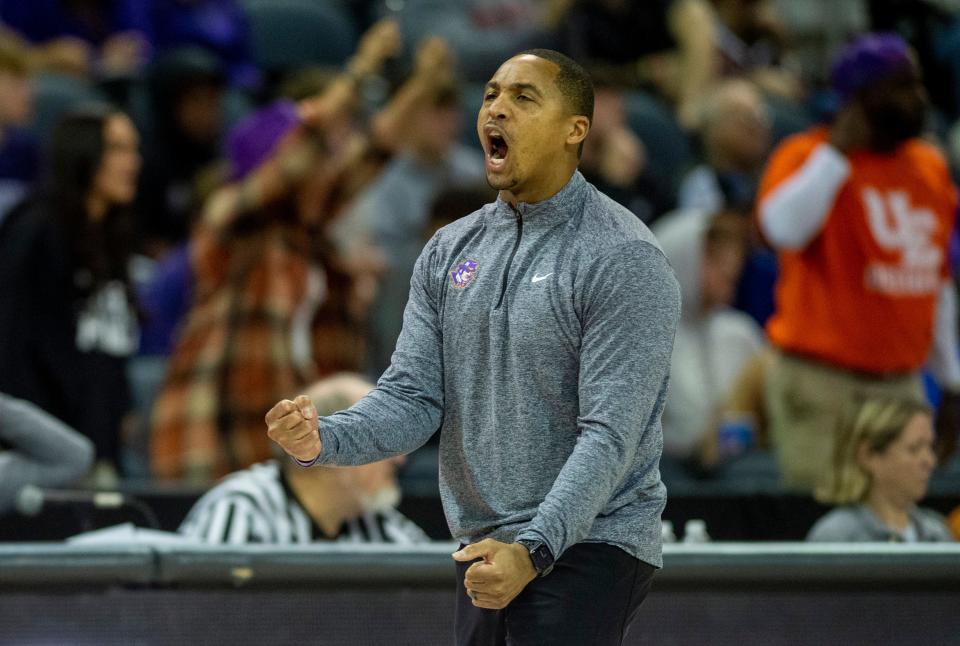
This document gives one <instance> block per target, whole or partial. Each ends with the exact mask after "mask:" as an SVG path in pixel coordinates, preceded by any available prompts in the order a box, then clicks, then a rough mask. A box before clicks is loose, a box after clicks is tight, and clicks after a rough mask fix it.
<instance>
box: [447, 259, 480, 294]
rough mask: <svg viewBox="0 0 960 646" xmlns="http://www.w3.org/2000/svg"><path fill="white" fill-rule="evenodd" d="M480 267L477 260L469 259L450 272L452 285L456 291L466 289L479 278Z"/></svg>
mask: <svg viewBox="0 0 960 646" xmlns="http://www.w3.org/2000/svg"><path fill="white" fill-rule="evenodd" d="M479 268H480V265H479V264H478V263H477V261H476V260H471V259H469V258H467V259H466V260H464V261H463V262H461V263H460V264H459V265H457V266H456V268H455V269H454V270H453V271H451V272H450V284H451V285H452V286H453V288H454V289H466V288H467V287H469V286H470V283H472V282H473V279H474V278H476V277H477V269H479Z"/></svg>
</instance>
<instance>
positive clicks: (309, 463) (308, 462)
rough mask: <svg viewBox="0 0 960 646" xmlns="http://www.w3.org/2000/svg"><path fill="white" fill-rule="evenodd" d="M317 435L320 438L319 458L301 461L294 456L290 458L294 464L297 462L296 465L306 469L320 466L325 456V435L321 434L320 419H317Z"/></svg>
mask: <svg viewBox="0 0 960 646" xmlns="http://www.w3.org/2000/svg"><path fill="white" fill-rule="evenodd" d="M317 435H319V436H320V452H319V453H317V457H315V458H313V459H312V460H300V459H298V458H295V457H293V456H292V455H291V456H290V459H291V460H293V461H294V462H296V463H297V464H298V465H300V466H301V467H304V468H307V467H312V466H315V465H317V464H319V463H320V458H321V457H322V456H323V454H324V450H323V447H324V444H323V434H322V433H321V432H320V418H319V417H317Z"/></svg>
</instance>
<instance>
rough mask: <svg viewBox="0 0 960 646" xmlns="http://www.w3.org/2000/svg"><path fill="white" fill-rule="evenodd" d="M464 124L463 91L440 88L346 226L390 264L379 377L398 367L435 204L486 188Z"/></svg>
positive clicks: (384, 277) (342, 230)
mask: <svg viewBox="0 0 960 646" xmlns="http://www.w3.org/2000/svg"><path fill="white" fill-rule="evenodd" d="M462 122H463V112H462V109H461V107H460V102H459V94H458V91H457V88H456V86H455V85H454V84H453V82H452V81H451V82H447V83H440V84H438V86H437V88H436V90H435V92H434V93H433V95H432V96H431V97H430V98H429V100H428V102H427V103H426V105H425V106H424V107H423V109H421V110H418V111H417V112H416V113H415V114H414V115H413V117H412V122H411V124H410V128H409V130H408V131H407V132H406V133H404V139H403V143H402V150H401V151H400V154H398V155H397V156H396V157H394V158H393V159H392V160H391V161H390V162H389V163H388V164H387V166H386V168H385V169H384V171H383V173H382V174H381V175H380V176H379V177H378V178H377V179H376V180H374V182H373V183H372V184H371V185H370V186H369V187H368V188H367V189H366V190H365V191H364V192H363V193H362V194H361V195H360V196H359V197H358V198H357V200H356V203H355V204H354V205H353V206H352V207H351V208H349V209H348V211H347V213H345V214H344V216H343V217H342V218H340V219H339V220H340V222H341V223H342V226H338V234H337V237H338V238H339V240H340V244H341V245H344V246H349V245H350V244H355V243H357V242H360V243H363V244H370V245H372V246H373V247H374V248H376V249H378V250H379V251H380V253H381V254H382V256H383V259H384V268H383V271H382V272H381V274H380V276H379V278H378V281H377V294H376V298H375V299H374V301H373V303H372V307H371V311H370V314H369V327H368V331H369V335H368V337H369V338H368V342H369V345H368V361H369V367H370V375H371V376H373V377H378V376H379V375H380V374H381V373H382V372H383V371H384V370H386V368H387V366H389V365H390V356H391V355H392V354H393V349H394V347H395V346H396V343H397V337H398V336H399V334H400V328H401V326H402V324H403V310H404V307H405V306H406V303H407V293H408V292H409V289H410V277H411V275H412V274H413V266H414V263H415V262H416V260H417V256H419V255H420V250H421V249H422V248H423V245H424V243H425V241H426V238H425V235H424V234H425V230H426V227H427V225H428V224H429V219H430V210H431V207H432V205H433V203H434V200H435V199H436V198H437V196H438V195H439V194H440V191H441V190H444V189H458V188H469V187H475V186H478V185H480V186H485V185H486V182H485V179H484V175H483V159H482V156H481V154H480V151H479V150H478V149H477V148H476V147H467V146H465V145H463V144H461V143H459V141H458V135H459V132H460V129H461V125H462Z"/></svg>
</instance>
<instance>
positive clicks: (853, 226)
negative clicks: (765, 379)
mask: <svg viewBox="0 0 960 646" xmlns="http://www.w3.org/2000/svg"><path fill="white" fill-rule="evenodd" d="M826 137H827V132H826V130H824V129H822V128H818V129H815V130H811V131H808V132H805V133H801V134H799V135H796V136H794V137H791V138H789V139H788V140H786V141H785V142H784V143H783V144H782V145H781V146H780V147H779V148H778V149H777V150H776V151H774V154H773V155H772V157H771V159H770V163H769V165H768V167H767V169H766V171H765V173H764V177H763V180H762V181H761V185H760V201H762V200H763V199H764V198H765V197H767V196H768V195H769V194H770V193H771V191H773V190H774V189H775V188H776V187H777V186H778V185H779V184H780V183H781V182H784V181H786V180H789V179H790V177H791V176H792V175H793V174H794V173H795V172H796V171H797V170H798V169H799V168H800V167H801V166H802V165H803V163H804V162H805V161H806V159H807V157H808V156H809V155H810V154H811V152H813V150H814V149H815V148H816V147H817V146H818V145H819V144H820V143H822V142H823V141H825V140H826ZM849 161H850V166H851V172H850V176H849V177H848V178H847V181H846V182H845V183H844V184H843V186H842V187H841V188H840V190H839V192H838V193H837V198H836V201H835V202H834V204H833V207H832V208H831V210H830V213H829V214H828V216H827V218H826V220H825V222H824V224H823V226H822V227H821V230H820V232H819V233H818V234H817V235H816V237H814V238H813V239H812V240H811V241H810V242H809V243H808V244H807V246H806V247H805V248H804V249H802V250H800V251H790V250H783V249H781V250H779V254H778V256H779V262H780V276H779V278H778V281H777V286H776V295H775V302H776V311H775V313H774V315H773V316H772V317H771V319H770V321H769V322H768V324H767V333H768V334H769V336H770V339H771V341H772V342H773V343H774V345H776V346H777V347H779V348H781V349H783V350H785V351H788V352H793V353H798V354H802V355H807V356H810V357H812V358H815V359H818V360H821V361H824V362H826V363H830V364H833V365H836V366H838V367H841V368H847V369H852V370H859V371H864V372H869V373H894V372H910V371H915V370H917V369H919V368H920V367H921V366H922V365H923V363H924V362H925V361H926V358H927V355H928V354H929V351H930V344H931V342H932V339H933V317H934V311H935V308H936V303H937V298H938V295H939V293H940V289H941V286H942V283H943V280H944V279H945V278H947V277H948V276H949V263H948V257H947V256H948V246H949V241H950V235H951V233H952V230H953V223H954V218H955V212H956V207H957V194H956V189H955V188H954V186H953V183H952V181H951V179H950V174H949V171H948V169H947V164H946V162H945V161H944V159H943V157H942V156H941V155H940V153H939V152H938V151H937V150H936V148H934V147H933V146H931V145H930V144H928V143H926V142H924V141H922V140H919V139H917V140H911V141H909V142H907V143H905V144H904V145H902V146H901V147H900V148H899V149H898V150H897V151H896V152H895V153H893V154H889V155H880V154H876V153H872V152H868V151H857V152H854V153H851V154H850V156H849Z"/></svg>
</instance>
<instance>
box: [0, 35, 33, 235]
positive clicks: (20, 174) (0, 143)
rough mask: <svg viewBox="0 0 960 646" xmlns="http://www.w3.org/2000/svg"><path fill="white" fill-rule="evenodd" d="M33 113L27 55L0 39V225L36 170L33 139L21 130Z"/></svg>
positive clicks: (23, 194)
mask: <svg viewBox="0 0 960 646" xmlns="http://www.w3.org/2000/svg"><path fill="white" fill-rule="evenodd" d="M32 114H33V87H32V81H31V79H30V73H29V69H28V61H27V55H26V53H25V52H24V50H23V49H22V48H20V47H18V46H16V45H15V44H12V43H5V42H3V41H2V40H0V226H3V219H4V216H5V215H6V214H7V213H8V212H9V211H10V209H11V208H12V207H13V206H14V205H16V204H17V203H18V202H20V201H21V200H22V199H23V198H24V197H25V196H26V194H27V192H28V191H29V190H30V188H31V187H32V185H33V182H34V180H36V176H37V172H38V170H39V151H38V150H37V142H36V141H35V140H34V138H33V137H32V136H31V135H30V134H29V133H28V132H27V131H26V130H25V129H24V126H26V125H27V123H28V122H29V120H30V117H31V116H32Z"/></svg>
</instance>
